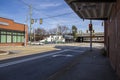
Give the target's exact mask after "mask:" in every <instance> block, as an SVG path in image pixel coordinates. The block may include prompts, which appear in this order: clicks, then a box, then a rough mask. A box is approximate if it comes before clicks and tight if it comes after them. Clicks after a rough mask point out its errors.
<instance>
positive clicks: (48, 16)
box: [19, 0, 74, 20]
mask: <svg viewBox="0 0 120 80" xmlns="http://www.w3.org/2000/svg"><path fill="white" fill-rule="evenodd" d="M19 1H21V2H22V3H24V4H25V5H26V6H28V7H29V6H30V4H28V3H25V2H24V1H23V0H19ZM32 8H33V9H34V10H36V11H39V12H40V10H39V9H37V8H35V7H33V6H32ZM73 13H74V12H69V13H64V14H58V15H55V16H50V15H45V14H44V15H45V16H47V17H43V18H42V19H49V18H52V19H53V18H54V17H60V16H64V15H70V14H73ZM55 20H56V19H55Z"/></svg>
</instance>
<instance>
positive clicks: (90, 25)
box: [89, 20, 92, 51]
mask: <svg viewBox="0 0 120 80" xmlns="http://www.w3.org/2000/svg"><path fill="white" fill-rule="evenodd" d="M89 28H90V29H89V30H90V51H92V20H90V24H89Z"/></svg>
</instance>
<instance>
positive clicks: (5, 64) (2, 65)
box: [0, 50, 68, 68]
mask: <svg viewBox="0 0 120 80" xmlns="http://www.w3.org/2000/svg"><path fill="white" fill-rule="evenodd" d="M65 51H68V50H63V51H59V52H54V53H49V54H45V55H40V56H36V57H32V58H27V59H23V60H17V61H12V62H8V63H3V64H0V68H2V67H6V66H10V65H14V64H18V63H23V62H27V61H31V60H35V59H39V58H43V57H47V56H51V55H54V54H58V53H62V52H65Z"/></svg>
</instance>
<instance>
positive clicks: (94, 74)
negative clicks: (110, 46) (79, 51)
mask: <svg viewBox="0 0 120 80" xmlns="http://www.w3.org/2000/svg"><path fill="white" fill-rule="evenodd" d="M71 65H72V66H68V67H67V68H66V69H64V71H62V72H60V73H57V74H55V75H54V76H52V77H51V78H49V80H119V79H118V77H117V75H116V74H115V71H114V70H113V69H112V67H111V65H110V63H109V59H108V58H107V57H105V56H103V55H102V54H101V51H100V49H94V50H93V51H92V52H90V51H88V52H85V54H83V55H81V56H79V58H78V59H76V61H75V62H73V63H72V64H71Z"/></svg>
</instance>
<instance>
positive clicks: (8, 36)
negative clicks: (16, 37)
mask: <svg viewBox="0 0 120 80" xmlns="http://www.w3.org/2000/svg"><path fill="white" fill-rule="evenodd" d="M11 39H12V38H11V35H7V43H11Z"/></svg>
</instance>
